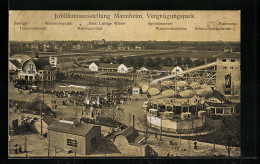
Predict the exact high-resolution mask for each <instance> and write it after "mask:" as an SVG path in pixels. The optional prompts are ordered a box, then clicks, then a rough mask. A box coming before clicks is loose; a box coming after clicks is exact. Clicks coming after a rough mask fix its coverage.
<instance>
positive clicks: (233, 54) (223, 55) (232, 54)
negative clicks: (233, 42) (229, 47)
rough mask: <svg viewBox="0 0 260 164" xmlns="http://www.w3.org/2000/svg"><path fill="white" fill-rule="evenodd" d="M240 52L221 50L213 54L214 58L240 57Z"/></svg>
mask: <svg viewBox="0 0 260 164" xmlns="http://www.w3.org/2000/svg"><path fill="white" fill-rule="evenodd" d="M240 54H241V53H240V52H222V53H220V54H218V55H214V57H215V58H240V56H241V55H240Z"/></svg>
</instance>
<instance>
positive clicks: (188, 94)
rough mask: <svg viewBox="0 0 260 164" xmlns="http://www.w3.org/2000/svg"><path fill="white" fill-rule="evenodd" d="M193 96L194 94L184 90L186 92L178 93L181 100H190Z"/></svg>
mask: <svg viewBox="0 0 260 164" xmlns="http://www.w3.org/2000/svg"><path fill="white" fill-rule="evenodd" d="M194 95H195V92H193V91H191V90H186V91H182V92H180V96H181V97H183V98H191V97H193V96H194Z"/></svg>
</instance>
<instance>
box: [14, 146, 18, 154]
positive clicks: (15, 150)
mask: <svg viewBox="0 0 260 164" xmlns="http://www.w3.org/2000/svg"><path fill="white" fill-rule="evenodd" d="M14 152H15V153H16V154H17V153H18V144H15V148H14Z"/></svg>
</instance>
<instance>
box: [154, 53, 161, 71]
mask: <svg viewBox="0 0 260 164" xmlns="http://www.w3.org/2000/svg"><path fill="white" fill-rule="evenodd" d="M162 64H163V60H162V58H161V57H159V56H157V57H156V58H155V59H154V66H155V67H157V69H159V68H160V66H161V65H162Z"/></svg>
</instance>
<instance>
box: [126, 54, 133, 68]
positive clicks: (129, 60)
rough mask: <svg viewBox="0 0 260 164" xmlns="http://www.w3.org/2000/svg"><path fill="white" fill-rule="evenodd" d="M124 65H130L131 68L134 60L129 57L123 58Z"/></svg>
mask: <svg viewBox="0 0 260 164" xmlns="http://www.w3.org/2000/svg"><path fill="white" fill-rule="evenodd" d="M125 63H126V64H129V65H131V66H133V65H134V58H133V57H131V56H130V57H127V58H125Z"/></svg>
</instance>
